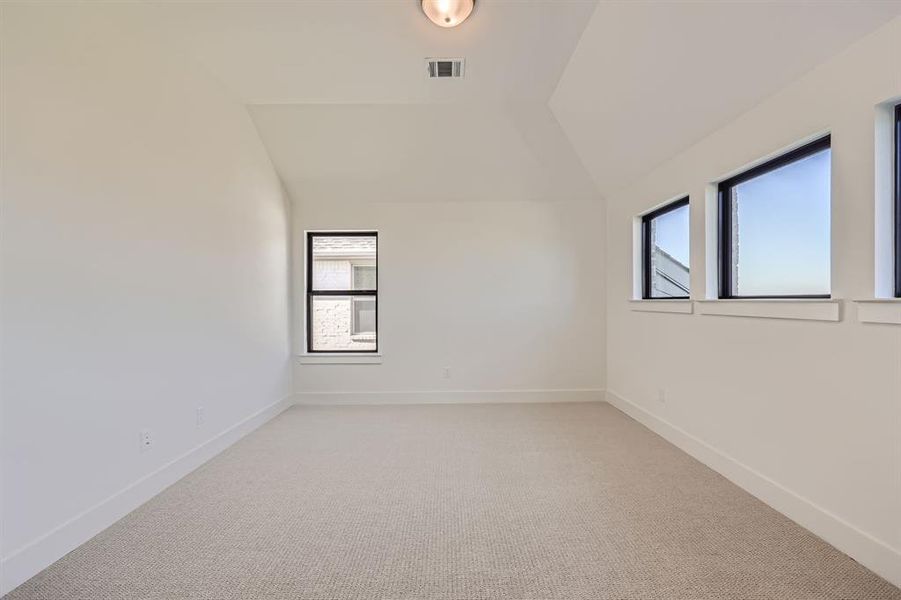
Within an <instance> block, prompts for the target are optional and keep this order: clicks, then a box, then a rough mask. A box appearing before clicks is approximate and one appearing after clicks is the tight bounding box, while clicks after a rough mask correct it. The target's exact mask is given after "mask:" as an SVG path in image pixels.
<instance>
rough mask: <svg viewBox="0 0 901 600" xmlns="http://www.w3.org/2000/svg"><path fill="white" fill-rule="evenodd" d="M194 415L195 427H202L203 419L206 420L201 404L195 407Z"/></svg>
mask: <svg viewBox="0 0 901 600" xmlns="http://www.w3.org/2000/svg"><path fill="white" fill-rule="evenodd" d="M196 417H197V421H196V424H197V427H203V423H204V421H206V413H205V412H204V410H203V407H202V406H198V407H197V413H196Z"/></svg>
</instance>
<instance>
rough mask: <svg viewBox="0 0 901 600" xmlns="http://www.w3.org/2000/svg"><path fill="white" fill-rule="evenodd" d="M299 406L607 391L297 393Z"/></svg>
mask: <svg viewBox="0 0 901 600" xmlns="http://www.w3.org/2000/svg"><path fill="white" fill-rule="evenodd" d="M294 399H295V402H296V403H297V404H305V405H318V406H322V405H338V404H342V405H345V404H494V403H506V402H519V403H529V402H604V400H605V398H604V390H428V391H413V392H409V391H404V392H298V393H296V394H294Z"/></svg>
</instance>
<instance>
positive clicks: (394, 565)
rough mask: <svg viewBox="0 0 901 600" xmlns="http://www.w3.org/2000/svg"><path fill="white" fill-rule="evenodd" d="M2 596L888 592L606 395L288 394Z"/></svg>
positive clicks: (60, 599) (797, 596)
mask: <svg viewBox="0 0 901 600" xmlns="http://www.w3.org/2000/svg"><path fill="white" fill-rule="evenodd" d="M7 598H8V600H24V599H38V598H40V599H52V600H78V599H85V600H87V599H90V600H108V599H116V600H137V599H148V598H154V599H156V598H158V599H165V600H180V599H200V598H204V599H211V600H229V599H237V598H241V599H276V598H277V599H284V600H288V599H302V598H317V599H327V598H359V599H367V600H368V599H376V598H423V599H429V598H436V599H451V598H459V599H477V598H536V599H537V598H574V599H604V598H611V599H613V598H616V599H629V598H641V599H658V598H659V599H664V598H666V599H669V598H684V599H692V600H695V599H704V598H711V599H717V600H723V599H727V598H741V599H752V598H776V599H780V600H804V599H825V598H842V599H862V598H866V599H879V600H889V599H901V591H899V590H898V589H897V588H895V587H893V586H891V585H889V584H888V583H887V582H885V581H884V580H882V579H880V578H879V577H877V576H875V575H874V574H872V573H871V572H869V571H868V570H866V569H865V568H863V567H861V566H860V565H858V564H857V563H855V562H854V561H853V560H851V559H850V558H848V557H847V556H845V555H843V554H842V553H840V552H838V551H837V550H835V549H834V548H832V547H831V546H829V545H828V544H826V543H825V542H823V541H821V540H819V539H818V538H816V537H814V536H813V535H812V534H810V533H808V532H806V531H805V530H803V529H801V528H800V527H799V526H797V525H795V524H794V523H792V522H791V521H789V520H788V519H786V518H785V517H783V516H781V515H780V514H778V513H777V512H775V511H774V510H772V509H770V508H768V507H767V506H765V505H764V504H762V503H761V502H758V501H757V500H755V499H754V498H752V497H751V496H749V495H748V494H746V493H745V492H743V491H741V490H740V489H739V488H737V487H736V486H734V485H732V484H731V483H729V482H728V481H727V480H725V479H724V478H722V477H720V476H719V475H717V474H716V473H714V472H713V471H711V470H709V469H707V468H706V467H704V466H702V465H701V464H699V463H698V462H696V461H694V460H693V459H692V458H690V457H689V456H687V455H686V454H684V453H682V452H681V451H679V450H677V449H676V448H675V447H673V446H671V445H670V444H668V443H667V442H665V441H664V440H662V439H661V438H659V437H657V436H656V435H654V434H653V433H651V432H649V431H648V430H647V429H645V428H644V427H642V426H641V425H638V424H637V423H635V422H634V421H632V420H630V419H629V418H628V417H626V416H624V415H623V414H621V413H620V412H618V411H617V410H616V409H614V408H612V407H610V406H608V405H605V404H556V405H548V404H544V405H541V404H537V405H528V404H520V405H463V406H460V405H458V406H449V405H445V406H378V407H334V408H317V407H309V408H301V407H295V408H292V409H290V410H289V411H287V412H286V413H284V414H283V415H282V416H280V417H279V418H277V419H275V420H273V421H272V422H270V423H269V424H267V425H266V426H264V427H263V428H261V429H260V430H258V431H257V432H255V433H253V434H252V435H250V436H249V437H247V438H246V439H244V440H243V441H241V442H239V443H238V444H236V445H235V446H233V447H232V448H230V449H229V450H227V451H226V452H225V453H223V454H222V455H220V456H219V457H217V458H216V459H214V460H213V461H211V462H210V463H208V464H207V465H205V466H204V467H202V468H201V469H199V470H198V471H196V472H194V473H193V474H191V475H190V476H188V477H186V478H185V479H183V480H182V481H180V482H179V483H177V484H176V485H174V486H173V487H171V488H169V489H168V490H166V491H165V492H163V493H162V494H160V495H159V496H157V497H156V498H154V499H153V500H151V501H150V502H148V503H147V504H145V505H144V506H142V507H141V508H139V509H138V510H136V511H135V512H133V513H132V514H131V515H129V516H128V517H126V518H125V519H123V520H122V521H120V522H119V523H117V524H115V525H114V526H112V527H110V528H109V529H108V530H106V531H105V532H103V533H102V534H100V535H99V536H97V537H96V538H95V539H93V540H91V541H90V542H88V543H87V544H85V545H84V546H82V547H81V548H79V549H78V550H76V551H74V552H72V553H71V554H69V555H68V556H66V557H65V558H63V559H62V560H60V561H59V562H57V563H56V564H54V565H53V566H51V567H50V568H49V569H47V570H46V571H44V572H43V573H41V574H40V575H38V576H37V577H35V578H34V579H32V580H31V581H29V582H27V583H25V584H24V585H22V586H21V587H19V588H18V589H17V590H14V591H13V592H12V593H11V594H9V595H8V597H7Z"/></svg>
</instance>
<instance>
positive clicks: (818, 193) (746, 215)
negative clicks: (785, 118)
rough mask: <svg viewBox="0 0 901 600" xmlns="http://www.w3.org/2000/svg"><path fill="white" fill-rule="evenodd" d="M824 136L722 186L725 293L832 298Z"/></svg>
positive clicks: (828, 157)
mask: <svg viewBox="0 0 901 600" xmlns="http://www.w3.org/2000/svg"><path fill="white" fill-rule="evenodd" d="M830 235H831V145H830V137H829V136H826V137H823V138H821V139H818V140H816V141H814V142H812V143H810V144H807V145H805V146H802V147H800V148H797V149H796V150H793V151H791V152H788V153H786V154H783V155H782V156H779V157H777V158H775V159H773V160H770V161H768V162H766V163H764V164H762V165H759V166H757V167H754V168H753V169H750V170H748V171H745V172H743V173H740V174H738V175H736V176H734V177H731V178H729V179H727V180H725V181H722V182H721V183H720V184H719V261H720V264H719V287H720V289H719V297H720V298H829V297H830V295H831V289H832V288H831V273H830V271H831V238H830Z"/></svg>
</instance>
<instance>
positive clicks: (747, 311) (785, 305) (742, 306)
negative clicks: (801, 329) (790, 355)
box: [696, 298, 842, 321]
mask: <svg viewBox="0 0 901 600" xmlns="http://www.w3.org/2000/svg"><path fill="white" fill-rule="evenodd" d="M696 304H697V312H698V314H699V315H714V316H719V317H754V318H760V319H795V320H801V321H841V316H842V311H841V306H842V301H841V300H837V299H835V298H822V299H820V298H812V299H801V298H767V299H760V300H758V299H735V300H731V299H729V300H698V301H696Z"/></svg>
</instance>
